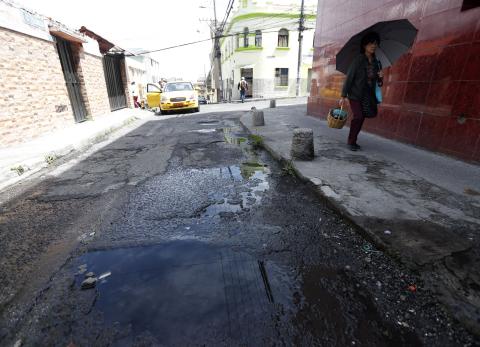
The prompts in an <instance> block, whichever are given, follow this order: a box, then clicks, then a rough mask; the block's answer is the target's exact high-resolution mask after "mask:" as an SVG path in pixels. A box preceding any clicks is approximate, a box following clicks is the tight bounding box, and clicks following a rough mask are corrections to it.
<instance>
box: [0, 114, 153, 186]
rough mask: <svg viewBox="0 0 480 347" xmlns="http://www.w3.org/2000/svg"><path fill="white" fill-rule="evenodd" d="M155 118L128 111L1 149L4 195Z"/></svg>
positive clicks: (1, 180) (0, 162)
mask: <svg viewBox="0 0 480 347" xmlns="http://www.w3.org/2000/svg"><path fill="white" fill-rule="evenodd" d="M152 114H153V113H152V112H149V111H145V110H141V109H129V108H126V109H122V110H119V111H115V112H112V113H109V114H106V115H102V116H98V117H95V120H93V121H85V122H83V123H79V124H72V126H70V127H68V128H65V129H59V130H56V131H53V132H51V133H48V134H45V135H43V136H41V137H38V138H36V139H34V140H32V141H29V142H26V143H23V144H19V145H15V146H11V147H4V148H0V191H1V190H2V189H4V188H6V187H8V186H11V185H13V184H15V183H17V182H18V181H21V180H23V179H25V178H27V177H28V176H30V175H32V174H34V173H36V172H38V171H40V170H41V169H43V168H45V167H47V166H48V165H49V162H51V161H54V160H56V159H58V158H60V157H62V156H65V155H67V154H69V153H71V152H73V151H77V150H82V149H85V148H87V147H89V146H91V145H92V144H94V143H95V142H98V141H99V140H101V139H102V138H104V137H105V136H106V135H108V134H110V133H112V132H114V131H115V130H117V129H120V128H122V127H123V126H125V125H127V124H129V123H131V122H133V121H135V120H137V119H141V118H146V117H151V115H152Z"/></svg>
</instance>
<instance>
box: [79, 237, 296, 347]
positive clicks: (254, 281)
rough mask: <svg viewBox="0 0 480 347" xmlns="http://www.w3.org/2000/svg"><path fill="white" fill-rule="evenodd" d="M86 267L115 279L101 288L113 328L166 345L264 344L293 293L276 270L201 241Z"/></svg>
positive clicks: (113, 256)
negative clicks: (277, 306)
mask: <svg viewBox="0 0 480 347" xmlns="http://www.w3.org/2000/svg"><path fill="white" fill-rule="evenodd" d="M78 264H84V265H82V266H85V265H86V267H87V268H88V271H92V272H94V273H96V274H101V273H111V275H109V276H108V277H107V278H105V279H104V280H102V281H100V282H99V283H98V284H97V287H96V288H97V289H96V290H98V298H97V300H96V303H95V309H96V310H98V311H101V312H102V314H103V317H104V319H105V323H106V324H111V325H113V324H116V325H118V324H119V325H120V326H125V327H126V326H130V327H129V328H130V329H132V334H131V335H132V336H130V337H129V338H128V339H131V338H133V336H135V335H138V334H140V333H143V332H145V331H148V332H149V333H150V334H153V335H154V336H155V338H156V339H157V340H158V342H159V343H161V344H162V345H163V344H165V345H172V344H175V345H177V344H180V345H190V344H191V343H196V342H197V341H199V340H198V339H200V341H211V342H212V343H213V342H217V343H218V342H219V341H225V340H226V339H230V340H231V339H233V340H235V341H237V342H239V343H247V344H251V343H254V342H255V341H256V342H257V343H258V342H260V340H259V338H260V336H262V335H263V334H264V330H265V324H266V322H267V321H268V319H266V318H268V317H269V315H270V314H271V313H272V312H273V311H274V306H273V302H274V301H275V300H277V301H280V302H281V301H282V300H283V299H282V298H285V297H287V296H290V295H291V294H288V295H287V296H285V292H288V288H287V287H285V285H282V282H283V283H286V282H288V281H282V277H285V276H286V275H285V274H284V273H283V272H282V271H281V270H280V269H279V268H278V267H276V266H274V265H273V264H271V263H267V262H264V261H258V260H257V259H255V258H253V257H252V256H250V255H248V254H247V253H243V252H237V251H232V250H230V249H225V248H219V247H213V246H210V245H208V244H206V243H202V242H198V241H191V240H184V241H173V242H170V243H166V244H160V245H155V246H148V247H135V248H121V249H114V250H107V251H95V252H91V253H87V254H85V255H84V256H82V257H81V258H80V259H78ZM77 277H78V278H77V285H78V286H79V283H80V281H81V279H82V276H80V275H79V276H77ZM282 288H283V289H282ZM279 290H282V291H283V292H284V293H282V294H281V295H280V294H279V293H278V291H279ZM246 331H249V334H246ZM130 342H131V341H130V340H128V341H127V340H125V341H123V343H124V344H125V345H128V344H129V343H130Z"/></svg>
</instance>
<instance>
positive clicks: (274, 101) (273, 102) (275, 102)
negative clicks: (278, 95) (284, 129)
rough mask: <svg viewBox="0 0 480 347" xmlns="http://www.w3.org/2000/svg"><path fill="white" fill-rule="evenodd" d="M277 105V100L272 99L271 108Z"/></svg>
mask: <svg viewBox="0 0 480 347" xmlns="http://www.w3.org/2000/svg"><path fill="white" fill-rule="evenodd" d="M275 107H277V100H275V99H272V100H270V108H275Z"/></svg>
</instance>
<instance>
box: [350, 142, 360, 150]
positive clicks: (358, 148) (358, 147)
mask: <svg viewBox="0 0 480 347" xmlns="http://www.w3.org/2000/svg"><path fill="white" fill-rule="evenodd" d="M352 146H355V147H356V148H357V150H361V149H362V147H360V146H359V145H357V144H356V143H355V144H353V145H352Z"/></svg>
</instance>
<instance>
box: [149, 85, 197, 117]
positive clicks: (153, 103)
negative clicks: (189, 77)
mask: <svg viewBox="0 0 480 347" xmlns="http://www.w3.org/2000/svg"><path fill="white" fill-rule="evenodd" d="M147 103H148V106H149V107H150V108H160V112H161V113H162V114H167V113H169V112H171V111H185V110H192V111H194V112H198V111H200V107H199V105H198V95H197V92H196V91H195V89H194V88H193V85H192V83H190V82H168V83H166V84H165V85H164V87H163V90H161V89H160V87H158V86H156V85H154V84H148V85H147Z"/></svg>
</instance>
